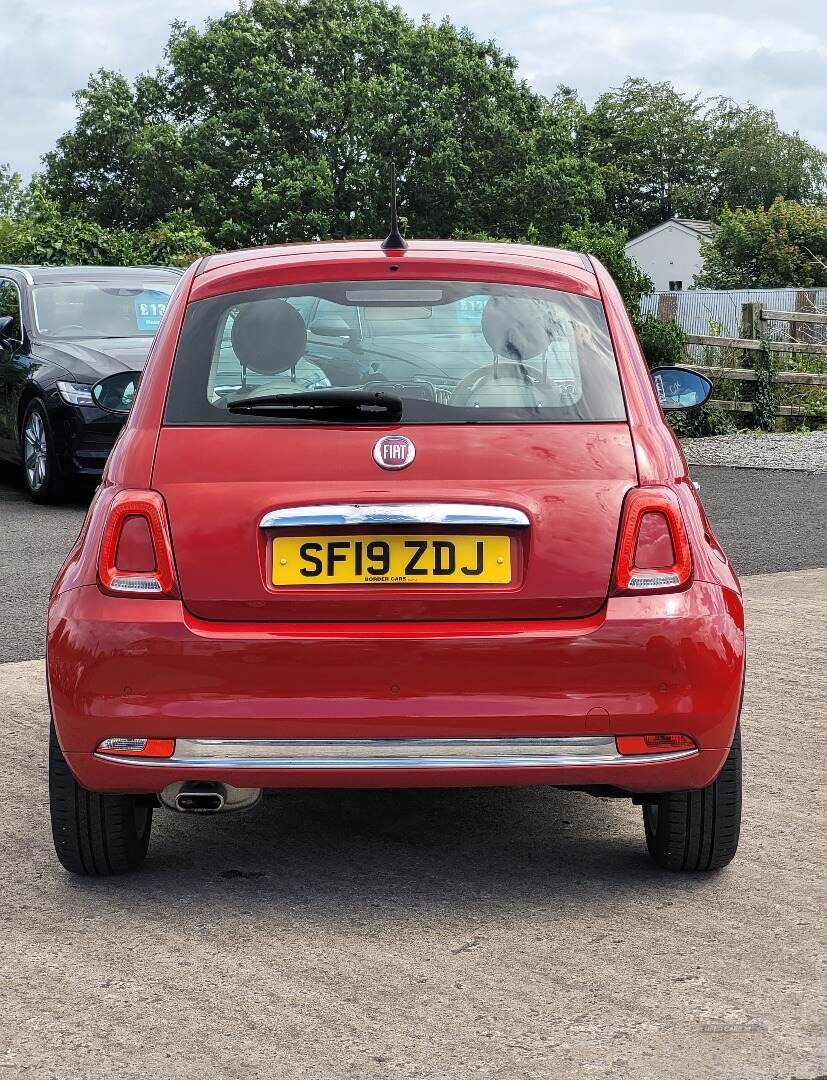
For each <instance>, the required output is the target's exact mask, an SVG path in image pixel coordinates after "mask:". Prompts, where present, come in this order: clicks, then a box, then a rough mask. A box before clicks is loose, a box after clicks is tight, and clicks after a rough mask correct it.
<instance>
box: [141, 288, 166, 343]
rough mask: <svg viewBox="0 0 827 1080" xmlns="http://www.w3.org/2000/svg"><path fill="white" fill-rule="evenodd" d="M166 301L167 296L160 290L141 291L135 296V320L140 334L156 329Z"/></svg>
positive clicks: (164, 309)
mask: <svg viewBox="0 0 827 1080" xmlns="http://www.w3.org/2000/svg"><path fill="white" fill-rule="evenodd" d="M168 303H169V297H168V296H167V294H166V293H162V292H150V291H148V292H142V293H141V294H140V296H136V297H135V322H136V323H137V326H138V330H139V331H140V332H141V333H142V334H146V333H154V332H155V331H156V330H157V329H158V327H159V326H160V325H161V319H162V318H163V315H164V312H165V311H166V309H167V304H168Z"/></svg>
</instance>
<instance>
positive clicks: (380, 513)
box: [258, 502, 529, 529]
mask: <svg viewBox="0 0 827 1080" xmlns="http://www.w3.org/2000/svg"><path fill="white" fill-rule="evenodd" d="M258 524H259V528H261V529H304V528H308V527H309V526H328V525H497V526H505V527H509V528H525V527H526V526H527V525H528V524H529V520H528V515H527V514H524V513H523V511H522V510H515V509H514V507H512V506H484V505H481V504H477V503H431V502H428V503H323V504H321V505H319V506H285V507H282V508H281V509H279V510H270V511H269V512H268V513H266V514H265V515H264V517H263V518H262V519H261V521H260V522H259V523H258Z"/></svg>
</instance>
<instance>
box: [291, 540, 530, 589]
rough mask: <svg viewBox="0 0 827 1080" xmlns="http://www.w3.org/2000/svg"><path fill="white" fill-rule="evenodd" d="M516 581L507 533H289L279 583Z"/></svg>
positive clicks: (447, 583)
mask: <svg viewBox="0 0 827 1080" xmlns="http://www.w3.org/2000/svg"><path fill="white" fill-rule="evenodd" d="M509 581H511V541H510V539H509V538H508V537H507V536H445V535H440V536H417V535H413V534H411V535H407V536H406V535H404V534H399V533H393V534H392V535H390V536H287V537H281V536H280V537H277V538H276V539H275V540H274V541H273V584H274V585H362V584H379V585H457V584H460V583H461V584H466V585H473V584H485V585H491V584H497V585H506V584H508V582H509Z"/></svg>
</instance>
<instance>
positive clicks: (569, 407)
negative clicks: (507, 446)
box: [165, 280, 626, 425]
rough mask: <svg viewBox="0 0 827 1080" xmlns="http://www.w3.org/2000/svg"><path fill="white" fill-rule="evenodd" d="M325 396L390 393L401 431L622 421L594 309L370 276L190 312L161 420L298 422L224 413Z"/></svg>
mask: <svg viewBox="0 0 827 1080" xmlns="http://www.w3.org/2000/svg"><path fill="white" fill-rule="evenodd" d="M331 389H336V390H339V391H342V392H345V393H346V392H347V391H351V390H352V391H368V392H377V391H378V392H384V393H388V394H392V395H394V396H395V397H397V398H399V399H400V400H401V401H402V408H403V413H402V421H403V422H406V423H419V424H426V423H463V422H464V423H479V422H490V423H502V422H508V421H516V422H524V423H525V422H539V423H548V422H568V423H571V422H573V421H574V422H576V421H582V422H595V421H618V420H625V418H626V413H625V409H624V405H623V395H622V393H621V388H620V380H619V376H618V370H617V363H616V361H615V356H614V352H613V350H612V345H611V340H610V338H609V331H608V327H607V325H606V318H605V314H604V312H603V306H602V304H601V303H600V301H599V300H594V299H591V298H588V297H583V296H576V295H574V294H572V293H567V292H558V291H555V290H551V289H536V288H527V287H524V286H516V285H494V284H483V283H480V282H459V281H385V280H382V281H351V282H347V281H345V282H334V283H325V284H313V285H297V286H290V287H286V288H278V289H255V290H251V291H247V292H243V293H232V294H224V295H222V296H217V297H212V298H210V299H207V300H199V301H196V302H194V303H192V304H190V306H189V308H188V309H187V314H186V318H185V320H184V326H183V329H182V333H181V338H180V342H179V345H178V350H177V353H176V357H175V364H174V367H173V372H172V383H171V386H170V392H169V396H168V399H167V407H166V416H165V421H166V423H168V424H219V425H230V424H290V423H301V422H306V421H305V420H302V418H301V417H297V418H284V417H279V418H274V417H271V416H267V415H263V414H262V415H257V414H255V413H252V414H251V413H234V412H232V411H230V410H228V407H227V406H228V404H230V403H238V402H247V403H248V404H250V405H253V406H254V403H255V400H256V399H257V398H261V399H264V398H266V399H268V401H272V400H273V399H274V398H276V397H277V396H278V395H295V394H297V393H301V394H303V395H307V394H312V392H314V391H321V390H328V391H329V390H331ZM262 413H264V410H262Z"/></svg>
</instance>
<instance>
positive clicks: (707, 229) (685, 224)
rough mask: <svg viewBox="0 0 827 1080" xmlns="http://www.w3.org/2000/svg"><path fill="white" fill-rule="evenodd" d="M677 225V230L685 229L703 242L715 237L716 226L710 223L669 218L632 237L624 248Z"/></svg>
mask: <svg viewBox="0 0 827 1080" xmlns="http://www.w3.org/2000/svg"><path fill="white" fill-rule="evenodd" d="M674 225H677V226H678V228H681V229H686V230H687V232H691V233H694V234H695V235H696V236H702V237H703V238H704V239H705V240H708V239H710V238H711V237H712V236H714V235H715V229H716V228H717V226H716V225H715V224H714V223H713V222H711V221H701V220H699V219H698V218H679V217H677V216H676V217H671V218H667V220H666V221H662V222H661V223H660V225H654V226H653V227H652V228H651V229H647V230H646V232H642V233H640V234H639V235H638V236H633V237H632V238H631V240H627V241H626V245H625V246H626V247H627V248H628V247H631V246H632V245H633V244H637V243H638V241H640V240H644V239H645V238H646V237H647V236H652V235H653V234H654V233H657V232H661V230H663V229H668V228H669V227H670V226H674Z"/></svg>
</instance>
